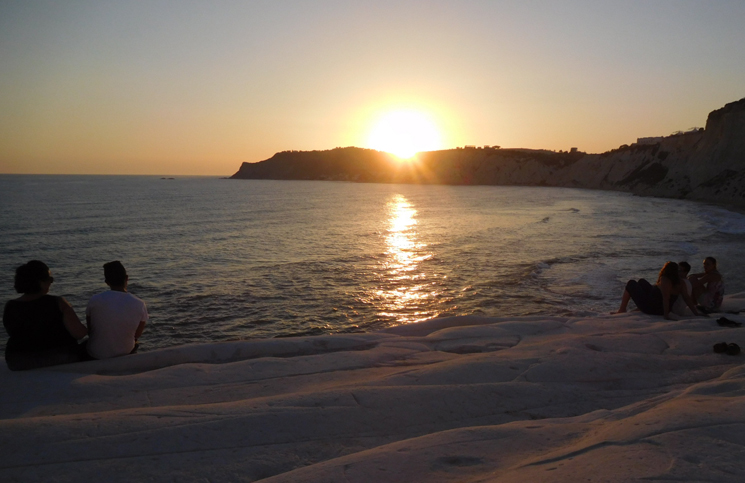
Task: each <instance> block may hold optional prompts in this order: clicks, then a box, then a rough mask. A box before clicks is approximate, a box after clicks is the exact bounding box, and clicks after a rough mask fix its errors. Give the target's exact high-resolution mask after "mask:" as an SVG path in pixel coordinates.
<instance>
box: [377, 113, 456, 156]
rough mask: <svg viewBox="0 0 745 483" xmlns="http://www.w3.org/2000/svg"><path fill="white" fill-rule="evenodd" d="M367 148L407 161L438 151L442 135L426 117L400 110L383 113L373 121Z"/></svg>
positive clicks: (423, 114) (429, 118)
mask: <svg viewBox="0 0 745 483" xmlns="http://www.w3.org/2000/svg"><path fill="white" fill-rule="evenodd" d="M367 145H368V147H370V148H372V149H377V150H378V151H384V152H387V153H391V154H394V155H396V156H398V157H399V158H401V159H409V158H411V157H412V156H414V155H415V154H416V153H418V152H421V151H434V150H437V149H442V136H441V134H440V130H439V128H438V127H437V125H436V124H435V122H434V121H433V120H432V119H431V117H430V116H429V115H427V114H425V113H424V112H421V111H418V110H408V109H406V110H404V109H400V110H393V111H389V112H386V113H384V114H383V115H381V116H380V117H378V118H377V119H376V120H375V121H374V123H373V127H372V129H371V130H370V134H369V136H368V139H367Z"/></svg>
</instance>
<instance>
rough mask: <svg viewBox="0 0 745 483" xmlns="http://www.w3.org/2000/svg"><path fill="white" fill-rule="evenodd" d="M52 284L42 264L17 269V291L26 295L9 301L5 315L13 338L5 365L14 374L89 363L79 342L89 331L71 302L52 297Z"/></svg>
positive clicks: (11, 338) (7, 327) (6, 349)
mask: <svg viewBox="0 0 745 483" xmlns="http://www.w3.org/2000/svg"><path fill="white" fill-rule="evenodd" d="M52 282H54V278H53V277H52V272H50V271H49V267H48V266H47V265H46V264H45V263H44V262H41V261H39V260H31V261H30V262H28V263H24V264H23V265H21V266H20V267H18V268H17V269H16V275H15V283H14V288H15V290H16V292H18V293H21V294H23V295H21V296H20V297H18V298H17V299H15V300H10V301H8V303H6V304H5V310H4V311H3V325H4V326H5V330H6V331H7V332H8V335H9V336H10V337H9V338H8V343H7V345H6V346H5V362H6V363H7V364H8V368H9V369H10V370H11V371H20V370H25V369H35V368H37V367H46V366H53V365H56V364H68V363H70V362H78V361H82V360H85V350H84V349H83V345H82V344H78V340H80V339H82V338H83V337H85V335H86V334H87V333H88V330H87V329H86V328H85V326H84V325H83V324H81V323H80V319H78V316H77V315H76V314H75V310H73V308H72V306H71V305H70V304H69V303H68V302H67V300H65V299H64V298H62V297H57V296H53V295H49V288H50V287H51V285H52Z"/></svg>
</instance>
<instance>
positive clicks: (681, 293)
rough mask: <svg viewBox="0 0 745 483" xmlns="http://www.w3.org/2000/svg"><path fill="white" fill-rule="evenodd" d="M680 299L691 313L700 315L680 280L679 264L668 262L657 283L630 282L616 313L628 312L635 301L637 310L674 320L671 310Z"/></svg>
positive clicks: (641, 280) (642, 280)
mask: <svg viewBox="0 0 745 483" xmlns="http://www.w3.org/2000/svg"><path fill="white" fill-rule="evenodd" d="M678 297H682V298H683V299H684V300H685V302H686V304H687V305H688V306H689V307H690V308H691V311H692V312H693V313H694V314H696V315H698V312H697V311H696V306H695V305H694V304H693V300H692V299H691V298H689V297H688V294H687V293H686V292H685V284H684V283H683V281H682V280H681V279H680V275H679V273H678V264H677V263H675V262H667V263H665V265H664V266H663V267H662V270H660V273H659V275H658V276H657V283H655V284H654V285H652V284H650V283H649V282H648V281H646V280H645V279H643V278H641V279H639V280H638V281H637V280H629V281H628V283H627V284H626V288H625V290H624V291H623V297H622V298H621V306H620V307H619V309H618V311H617V312H616V313H618V314H622V313H625V312H626V309H627V306H628V304H629V301H631V300H633V301H634V303H635V304H636V306H637V308H638V309H639V310H641V311H642V312H644V313H645V314H649V315H662V316H663V317H665V318H666V319H669V320H674V318H673V317H671V316H670V309H671V307H672V306H673V304H674V303H675V300H676V299H677V298H678Z"/></svg>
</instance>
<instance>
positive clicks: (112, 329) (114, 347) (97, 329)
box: [85, 260, 148, 359]
mask: <svg viewBox="0 0 745 483" xmlns="http://www.w3.org/2000/svg"><path fill="white" fill-rule="evenodd" d="M103 273H104V278H105V281H106V285H108V286H109V288H110V289H111V290H108V291H106V292H102V293H100V294H97V295H94V296H93V297H91V299H90V301H88V307H87V308H86V309H85V320H86V322H87V324H88V344H87V346H86V350H87V351H88V355H90V356H91V357H92V358H94V359H109V358H111V357H118V356H123V355H126V354H131V353H133V352H135V350H136V348H137V340H138V339H139V338H140V336H141V335H142V332H143V331H144V330H145V324H146V323H147V320H148V314H147V307H146V306H145V302H143V301H142V300H140V299H139V298H137V297H135V296H134V295H132V294H131V293H129V292H127V282H128V281H129V277H128V276H127V271H126V270H125V269H124V265H122V263H121V262H120V261H118V260H116V261H113V262H109V263H105V264H104V266H103Z"/></svg>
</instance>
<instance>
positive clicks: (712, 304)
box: [688, 257, 724, 313]
mask: <svg viewBox="0 0 745 483" xmlns="http://www.w3.org/2000/svg"><path fill="white" fill-rule="evenodd" d="M688 280H690V281H691V285H692V286H693V300H694V301H696V302H697V303H698V304H700V305H699V306H698V308H699V310H700V311H701V312H704V313H711V312H716V311H717V310H719V307H721V306H722V299H723V298H724V280H723V279H722V274H721V273H719V271H718V270H717V260H716V258H714V257H706V258H705V259H704V271H703V273H694V274H692V275H690V276H689V277H688Z"/></svg>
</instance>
